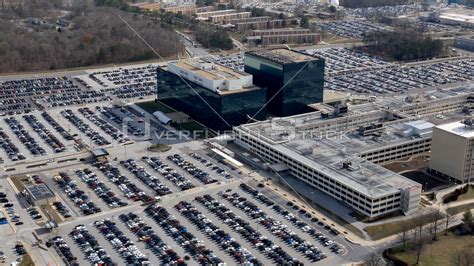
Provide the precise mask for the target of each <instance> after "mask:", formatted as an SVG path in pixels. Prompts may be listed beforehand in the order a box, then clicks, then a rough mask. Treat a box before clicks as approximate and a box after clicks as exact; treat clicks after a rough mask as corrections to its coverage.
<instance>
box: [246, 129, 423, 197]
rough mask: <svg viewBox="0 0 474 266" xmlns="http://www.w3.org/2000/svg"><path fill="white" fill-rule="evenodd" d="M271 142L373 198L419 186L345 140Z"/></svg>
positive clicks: (296, 139)
mask: <svg viewBox="0 0 474 266" xmlns="http://www.w3.org/2000/svg"><path fill="white" fill-rule="evenodd" d="M251 134H252V133H251ZM261 140H263V139H261ZM263 141H264V140H263ZM271 145H272V147H273V148H274V149H275V150H277V151H278V152H280V153H282V154H285V155H287V156H289V157H291V158H293V159H294V160H296V161H298V162H300V163H302V164H304V165H307V166H308V167H310V168H313V169H315V170H317V171H318V172H320V173H323V174H325V175H327V176H329V177H331V178H332V179H334V180H336V181H337V182H339V183H342V184H344V185H346V186H349V187H351V188H353V189H354V190H356V191H358V192H359V193H361V194H363V195H365V196H367V197H370V198H379V197H383V196H386V195H390V194H394V193H397V192H399V191H400V190H401V189H406V188H409V187H412V186H419V184H418V183H417V182H414V181H412V180H410V179H408V178H405V177H403V176H401V175H399V174H397V173H395V172H392V171H390V170H388V169H385V168H383V167H382V166H380V165H377V164H374V163H371V162H369V161H367V160H365V159H362V158H360V157H357V156H355V155H354V154H352V152H351V151H350V149H348V148H347V147H346V146H345V145H344V144H341V143H338V142H337V141H333V140H330V139H311V138H307V139H301V138H295V139H291V140H288V141H287V142H284V143H278V144H271ZM346 162H350V163H351V167H350V168H343V163H346Z"/></svg>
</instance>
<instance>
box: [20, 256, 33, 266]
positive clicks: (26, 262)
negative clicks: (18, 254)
mask: <svg viewBox="0 0 474 266" xmlns="http://www.w3.org/2000/svg"><path fill="white" fill-rule="evenodd" d="M34 265H35V264H34V263H33V260H32V259H31V257H30V255H29V254H28V253H27V254H25V255H23V257H22V258H21V262H20V264H19V266H34Z"/></svg>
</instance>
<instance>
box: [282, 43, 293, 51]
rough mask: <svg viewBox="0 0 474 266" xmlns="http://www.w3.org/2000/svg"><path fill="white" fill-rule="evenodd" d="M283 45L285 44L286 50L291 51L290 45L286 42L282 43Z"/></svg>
mask: <svg viewBox="0 0 474 266" xmlns="http://www.w3.org/2000/svg"><path fill="white" fill-rule="evenodd" d="M283 46H285V47H286V49H288V51H291V47H290V46H289V45H288V44H283Z"/></svg>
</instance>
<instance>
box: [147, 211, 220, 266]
mask: <svg viewBox="0 0 474 266" xmlns="http://www.w3.org/2000/svg"><path fill="white" fill-rule="evenodd" d="M145 212H146V214H147V215H148V216H150V217H151V218H152V219H153V220H154V221H155V222H156V223H157V224H158V225H159V226H160V227H161V228H162V229H163V230H164V231H165V232H166V233H167V234H168V235H169V236H171V237H172V238H173V240H174V241H175V242H176V243H178V244H179V245H181V246H183V248H184V249H185V250H186V252H188V253H189V254H190V255H191V256H192V257H193V259H194V260H195V261H196V262H198V263H199V264H201V265H209V264H213V265H223V262H224V261H223V260H222V258H220V257H219V256H218V255H217V254H216V253H215V252H214V251H213V250H211V249H209V248H208V247H207V246H206V245H205V244H204V242H203V241H202V240H201V239H198V238H197V237H196V236H195V235H194V234H193V233H191V232H190V230H189V229H188V228H187V227H185V226H183V225H182V224H181V222H180V221H179V220H178V219H176V218H175V217H174V216H173V215H171V214H170V213H169V212H168V211H167V210H166V209H165V208H164V207H163V206H161V205H159V204H154V205H150V206H149V207H147V208H146V209H145Z"/></svg>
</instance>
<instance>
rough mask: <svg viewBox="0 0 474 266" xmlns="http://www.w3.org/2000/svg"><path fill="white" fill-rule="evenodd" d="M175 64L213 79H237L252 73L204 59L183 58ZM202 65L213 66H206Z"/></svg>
mask: <svg viewBox="0 0 474 266" xmlns="http://www.w3.org/2000/svg"><path fill="white" fill-rule="evenodd" d="M173 64H175V65H177V66H178V67H180V68H182V69H186V70H187V71H190V72H193V73H194V74H195V75H197V76H202V77H205V78H207V79H212V80H223V79H225V80H235V79H239V78H240V77H244V76H250V74H247V73H244V72H240V71H236V70H234V69H232V68H228V67H226V66H223V65H220V64H217V63H209V62H207V61H204V60H202V59H183V60H179V61H175V62H173ZM201 66H211V67H209V68H204V67H201Z"/></svg>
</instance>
